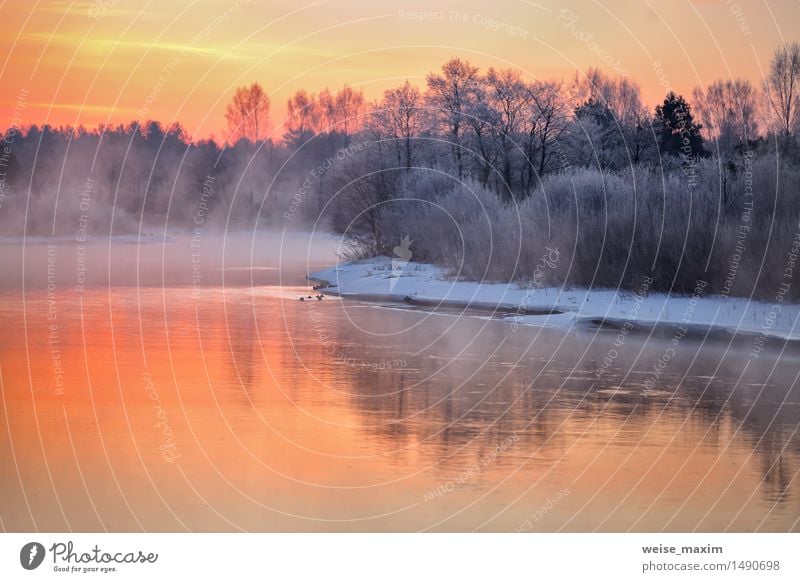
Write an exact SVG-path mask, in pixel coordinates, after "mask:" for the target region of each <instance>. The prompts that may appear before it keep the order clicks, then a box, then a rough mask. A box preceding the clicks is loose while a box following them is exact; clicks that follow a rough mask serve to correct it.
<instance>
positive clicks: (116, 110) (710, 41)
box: [0, 0, 800, 138]
mask: <svg viewBox="0 0 800 582" xmlns="http://www.w3.org/2000/svg"><path fill="white" fill-rule="evenodd" d="M0 19H1V20H2V22H3V27H2V32H0V46H2V51H0V54H2V55H3V57H2V65H0V83H1V85H0V86H2V88H3V90H2V92H1V93H0V126H3V127H5V126H7V125H9V124H10V123H11V121H12V120H14V121H15V122H19V123H21V124H23V125H27V124H31V123H38V124H42V123H51V124H54V125H59V124H71V125H78V124H84V125H87V126H94V125H97V124H98V123H117V122H126V121H130V120H132V119H137V118H139V117H145V118H154V119H158V120H160V121H163V122H165V123H169V122H171V121H174V120H179V121H181V122H182V123H183V124H184V126H185V127H186V129H187V130H188V131H189V133H190V134H191V135H192V136H195V137H198V138H202V137H208V136H210V135H217V136H219V135H220V134H221V132H222V128H223V123H224V117H223V111H224V107H225V103H226V102H227V100H228V99H229V98H230V97H231V95H232V94H233V91H234V89H235V87H236V86H237V85H241V84H245V83H248V84H249V83H251V82H253V81H258V82H260V83H261V84H262V85H263V86H264V87H265V89H266V90H267V91H268V92H269V93H270V94H271V97H272V101H273V123H274V124H275V125H276V126H279V125H280V122H281V120H282V116H283V113H284V109H285V101H286V99H287V97H288V96H289V95H290V94H291V93H292V92H294V91H295V90H296V89H298V88H301V87H302V88H306V89H308V90H309V91H317V90H319V89H320V88H322V87H325V86H330V87H331V88H335V87H339V86H341V85H342V84H344V83H345V82H346V83H349V84H350V85H353V86H357V87H361V88H363V89H364V91H365V93H366V94H367V96H368V97H374V96H377V95H379V94H380V93H381V92H382V91H383V90H384V89H386V88H387V87H389V86H391V85H393V84H398V83H400V82H402V80H404V79H406V78H410V79H411V80H412V81H416V82H418V83H424V76H425V74H426V73H427V72H429V71H431V70H433V69H436V68H438V67H439V66H440V65H441V63H442V62H444V61H445V60H447V59H448V58H450V57H452V56H461V57H463V58H467V59H469V60H471V61H473V62H474V63H476V64H478V65H480V66H481V67H482V68H484V69H485V68H486V67H488V66H492V65H493V66H514V67H518V68H520V69H522V70H523V71H525V73H526V75H527V76H528V77H529V78H535V77H538V78H545V77H553V76H561V77H571V76H572V75H574V73H575V71H576V70H581V71H582V70H585V69H586V68H588V67H591V66H596V67H600V68H604V69H606V70H607V71H608V72H610V73H616V72H620V73H624V74H627V75H629V76H630V77H631V78H634V79H636V80H638V81H639V83H640V84H641V85H642V88H643V92H644V96H645V98H646V100H647V101H648V103H650V104H655V103H656V101H657V100H658V99H659V98H660V97H661V96H663V94H664V93H665V92H666V90H665V87H666V86H669V87H671V88H673V89H675V90H676V91H677V92H682V93H685V94H689V93H690V92H691V89H692V87H694V86H695V85H698V84H703V85H706V84H708V83H709V82H711V81H713V80H714V79H717V78H728V77H745V78H749V79H751V80H753V81H757V80H758V79H760V78H761V71H763V70H765V69H766V67H767V66H768V64H769V60H770V56H771V54H772V52H773V50H774V49H775V47H776V46H778V45H779V44H780V43H781V42H788V41H794V40H800V28H799V27H798V26H797V23H798V22H800V3H798V2H797V0H778V1H773V0H770V1H769V2H767V1H765V0H737V1H735V2H734V1H733V0H693V1H690V0H644V1H641V2H639V1H636V2H634V1H631V0H627V1H626V0H597V1H592V0H493V1H491V2H489V1H486V0H484V1H477V0H433V1H430V0H429V1H422V0H400V1H378V0H374V1H372V2H367V1H363V0H362V1H357V0H318V1H316V2H306V1H296V2H295V1H290V0H267V1H259V0H251V1H249V2H248V1H247V0H238V1H237V0H229V1H225V0H194V1H188V2H177V1H171V0H170V1H169V2H164V1H162V2H156V1H152V0H151V1H149V2H148V1H138V2H137V1H132V0H95V1H94V2H86V1H80V2H78V1H70V0H50V1H42V2H38V3H36V2H25V1H19V0H11V1H6V2H4V3H2V4H0ZM656 61H660V66H654V62H656ZM25 91H27V92H25ZM20 103H24V106H21V105H20Z"/></svg>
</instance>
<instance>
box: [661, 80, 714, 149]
mask: <svg viewBox="0 0 800 582" xmlns="http://www.w3.org/2000/svg"><path fill="white" fill-rule="evenodd" d="M654 121H655V129H656V132H657V134H658V137H659V150H660V152H661V153H662V154H669V155H673V156H684V157H696V156H703V155H705V148H704V147H703V136H702V135H701V134H700V129H701V128H702V126H701V125H700V124H698V123H695V121H694V117H693V116H692V109H691V107H690V106H689V104H688V103H687V102H686V99H684V98H683V96H682V95H675V93H674V92H672V91H670V92H669V94H668V95H667V96H666V98H665V99H664V103H663V104H662V105H659V106H658V107H656V116H655V120H654Z"/></svg>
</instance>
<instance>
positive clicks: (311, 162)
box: [0, 43, 800, 292]
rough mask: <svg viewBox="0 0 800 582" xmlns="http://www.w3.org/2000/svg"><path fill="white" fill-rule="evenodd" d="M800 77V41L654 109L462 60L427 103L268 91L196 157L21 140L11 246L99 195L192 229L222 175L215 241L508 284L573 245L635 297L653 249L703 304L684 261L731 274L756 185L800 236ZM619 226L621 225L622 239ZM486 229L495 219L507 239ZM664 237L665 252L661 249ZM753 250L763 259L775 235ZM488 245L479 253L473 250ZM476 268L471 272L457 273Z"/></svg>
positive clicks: (12, 181) (47, 138) (241, 96)
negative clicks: (384, 261)
mask: <svg viewBox="0 0 800 582" xmlns="http://www.w3.org/2000/svg"><path fill="white" fill-rule="evenodd" d="M799 80H800V45H798V44H797V43H793V44H789V45H786V46H783V47H780V48H779V49H777V50H776V51H775V53H774V55H773V58H772V61H771V63H770V68H769V71H768V74H767V76H766V78H765V79H763V82H762V83H760V84H753V83H751V82H750V81H748V80H745V79H728V80H717V81H714V82H712V83H710V84H709V85H708V86H706V87H698V88H695V89H694V91H693V92H692V93H691V95H689V96H688V97H687V96H684V95H679V94H676V93H675V92H673V91H669V92H668V93H667V94H666V95H665V96H664V99H663V101H662V102H661V103H659V104H658V105H657V106H656V107H654V108H649V107H648V106H646V105H645V104H644V102H643V99H642V96H641V90H640V88H639V85H638V84H637V83H636V82H635V81H632V80H630V79H628V78H627V77H614V76H611V75H608V74H606V73H604V72H602V71H600V70H597V69H592V70H589V71H587V72H586V73H585V74H582V75H576V76H575V78H573V79H545V80H541V79H537V80H527V79H525V78H524V77H523V75H522V73H521V72H520V71H518V70H515V69H512V68H494V67H491V68H489V69H488V70H486V71H485V72H483V71H481V70H480V69H479V68H478V67H477V66H475V65H473V64H471V63H470V62H468V61H467V60H464V59H460V58H453V59H451V60H449V61H448V62H446V63H445V64H444V65H443V66H442V67H441V69H440V70H439V71H435V72H431V73H430V74H428V75H427V76H426V78H425V83H424V85H423V86H417V85H415V84H413V83H411V82H409V81H406V82H405V83H403V84H401V85H399V86H397V87H393V88H390V89H387V90H386V91H385V92H384V93H383V94H382V95H381V96H380V97H379V98H377V99H374V100H372V101H367V99H366V98H365V96H364V94H363V92H362V91H360V90H357V89H354V88H352V87H349V86H347V85H345V86H344V87H342V88H340V89H338V90H335V91H330V90H328V89H323V90H322V91H320V92H319V93H317V94H312V93H308V92H307V91H306V90H302V89H301V90H298V91H297V92H296V93H295V94H294V95H292V96H291V97H290V99H289V100H288V102H287V104H286V117H285V119H284V120H283V122H282V123H278V124H274V123H273V122H272V120H271V119H270V113H271V109H272V108H271V100H270V97H269V94H268V92H267V91H265V90H264V88H263V87H262V86H261V85H260V84H258V83H253V84H251V85H249V86H243V87H239V88H237V89H236V90H235V92H234V95H233V97H232V99H231V101H230V102H229V104H228V106H227V108H226V111H225V120H226V134H225V136H224V140H214V139H209V140H202V141H193V140H192V139H190V137H189V136H188V135H187V134H186V131H185V130H184V128H183V127H182V126H181V125H180V124H177V123H176V124H173V125H171V126H169V127H165V126H163V125H162V124H160V123H158V122H157V121H151V120H147V121H141V120H140V121H134V122H131V123H129V124H125V125H116V126H100V127H97V128H94V129H86V128H84V127H78V128H72V127H60V128H53V127H50V126H43V127H38V126H30V127H27V128H24V129H23V130H17V129H14V128H10V129H9V130H7V131H6V135H5V138H6V143H8V144H9V145H10V152H11V153H10V161H9V162H8V163H7V164H6V165H7V168H6V172H5V175H4V182H3V185H4V198H3V204H2V207H0V224H2V225H3V228H4V230H5V231H6V232H9V233H11V232H21V231H22V229H25V230H26V232H27V233H28V234H67V235H69V234H71V233H72V231H73V230H74V229H75V224H76V220H79V219H80V217H81V216H80V215H81V214H82V213H83V212H84V211H83V210H81V209H80V206H79V204H78V200H79V197H80V194H81V192H83V191H85V190H86V188H85V184H86V182H87V180H90V181H91V182H92V189H91V191H92V200H91V205H90V206H91V210H90V230H92V231H93V232H95V233H97V234H109V233H122V232H131V231H134V232H135V231H138V230H140V229H141V228H142V225H148V226H163V227H166V228H176V229H180V228H190V227H191V224H192V217H193V216H194V215H195V213H196V210H197V208H196V207H197V205H198V203H199V199H200V196H201V193H202V192H203V184H204V183H206V182H207V180H208V177H209V176H213V178H214V180H213V183H214V192H213V195H212V196H210V198H209V197H208V196H207V195H206V197H205V198H206V199H204V204H205V205H206V207H207V213H208V215H209V219H208V220H207V221H206V224H207V225H212V224H215V225H218V226H219V227H221V228H222V227H224V228H239V227H252V226H255V225H262V226H277V227H281V226H290V227H295V226H303V225H306V224H309V223H315V222H318V221H319V222H321V223H322V224H323V225H325V226H326V227H329V228H331V229H333V230H334V231H336V232H339V233H341V234H343V235H344V236H345V240H346V241H347V242H348V243H349V245H350V250H351V253H352V254H353V256H368V255H374V254H381V253H391V249H392V248H393V247H394V246H395V245H396V244H397V240H399V238H400V237H402V236H404V235H416V236H411V238H412V239H413V240H415V241H417V242H416V245H415V246H412V250H414V252H415V258H418V259H422V260H431V261H434V262H437V263H439V264H442V265H446V266H448V267H453V268H455V267H457V266H458V264H460V265H462V266H465V267H466V269H465V270H466V272H467V273H468V276H470V277H473V278H475V277H479V276H481V275H482V273H484V271H485V272H486V273H491V276H492V278H494V279H498V280H503V279H509V278H510V279H524V278H525V276H526V273H527V271H529V270H530V265H535V264H536V260H535V257H536V256H538V255H537V253H539V254H541V252H540V251H541V249H543V248H545V246H546V245H550V247H552V244H554V243H555V242H560V243H561V244H562V246H563V245H571V247H570V249H571V252H572V253H573V255H574V256H575V257H578V258H580V261H577V262H578V263H580V265H582V266H581V268H580V273H578V271H577V270H576V271H573V272H569V273H568V272H558V273H553V274H552V276H553V277H554V281H555V280H556V279H560V281H557V282H564V281H568V282H570V283H574V284H596V283H598V282H600V283H602V284H603V285H613V284H623V285H627V284H628V283H626V282H627V281H630V280H631V278H632V277H634V275H635V272H634V271H633V270H631V269H632V267H631V264H632V262H631V256H632V254H631V253H636V254H641V253H642V252H644V251H642V250H641V249H644V248H648V249H650V250H649V251H648V252H651V253H655V254H654V256H641V257H639V258H638V259H637V260H636V261H633V263H636V264H641V266H640V267H639V268H638V269H639V270H642V269H644V268H645V267H644V265H647V264H650V265H655V266H656V267H658V269H662V270H663V273H661V275H660V279H659V281H660V283H659V284H660V285H662V286H663V287H664V288H678V289H680V288H682V286H681V285H676V283H675V281H684V279H685V281H684V282H685V283H686V285H685V286H686V287H691V286H692V285H690V283H692V282H691V281H690V280H689V279H691V278H692V277H694V276H700V275H701V274H702V273H693V275H692V277H688V278H684V277H683V276H682V275H681V276H680V277H678V275H677V274H678V273H679V271H681V269H683V270H684V271H691V270H694V267H687V266H686V265H687V264H688V262H687V261H685V260H679V257H680V255H681V254H686V253H687V250H688V251H689V254H693V255H697V256H696V257H695V259H694V260H696V262H697V264H708V263H709V259H708V257H709V256H713V257H714V258H715V260H717V259H718V260H720V261H722V263H721V264H724V263H726V261H727V259H726V257H727V254H726V253H728V251H729V250H730V249H732V248H733V247H730V244H733V242H732V241H734V239H735V236H734V235H732V234H727V235H725V236H727V237H728V238H730V241H731V242H730V244H728V246H726V244H722V243H720V242H719V239H718V238H715V237H719V236H722V234H723V233H725V232H727V230H729V229H734V230H735V227H736V225H737V224H740V223H741V216H742V215H743V213H745V212H746V211H747V212H750V210H749V207H746V206H744V204H745V203H747V204H751V203H753V201H752V200H750V199H749V196H748V188H749V189H750V190H751V191H755V190H758V191H757V192H756V193H755V194H756V196H755V198H756V204H755V205H754V207H753V208H754V210H753V212H754V213H755V214H754V216H755V217H756V218H755V219H754V222H753V223H752V226H753V228H754V230H753V231H751V232H757V231H758V229H759V228H761V226H763V228H767V227H768V226H769V225H771V227H773V229H774V232H783V231H786V232H785V236H789V235H790V234H791V232H792V229H791V228H790V226H791V225H790V223H791V221H792V220H794V221H795V222H796V218H797V204H796V200H795V199H796V198H797V196H796V188H797V186H798V184H800V183H798V182H793V180H794V176H795V174H796V172H797V168H798V167H799V166H800V153H798V152H799V151H800V147H798V130H799V129H800V122H799V121H798V119H799V117H798V116H799V115H800V113H799V112H800V86H798V81H799ZM355 146H357V147H355ZM773 162H774V163H773ZM578 184H580V185H581V188H578ZM793 192H794V195H793ZM476 204H477V206H476ZM84 206H85V205H84ZM689 206H691V208H689ZM612 207H613V211H614V212H616V214H615V215H613V216H612V215H611V214H610V212H611V211H612ZM778 208H780V209H781V211H782V214H780V215H777V214H774V213H775V212H776V209H778ZM289 209H291V211H290V212H289V211H288V210H289ZM467 209H470V212H471V214H470V213H469V212H467ZM443 211H447V212H446V213H445V215H442V212H443ZM770 211H771V212H773V214H772V215H770V214H769V212H770ZM448 213H449V216H447V214H448ZM491 213H494V214H492V215H491V216H490V214H491ZM628 214H630V216H628ZM770 216H771V218H770ZM603 219H605V222H603ZM610 219H613V221H622V223H620V224H616V225H615V226H614V228H615V229H616V231H614V232H612V231H609V228H610ZM486 220H492V221H494V224H489V226H490V227H492V228H490V229H489V230H488V231H487V230H486V229H485V228H483V226H482V224H483V222H486ZM643 220H648V221H650V222H651V223H652V224H650V223H648V224H643V223H642V221H643ZM775 220H777V221H779V222H780V225H777V226H776V223H775ZM759 221H761V222H759ZM762 222H763V223H764V224H763V225H761V223H762ZM623 223H624V224H623ZM767 223H769V224H767ZM436 225H438V228H437V227H436ZM448 225H449V226H448ZM500 225H503V227H502V229H500ZM533 225H536V227H535V228H534V227H533ZM659 225H660V226H659ZM756 225H759V226H758V228H756ZM431 227H434V229H433V231H431V230H430V229H431ZM450 227H454V228H455V230H456V231H459V232H461V233H462V235H463V232H465V229H467V230H468V229H471V231H470V232H472V233H483V235H485V236H488V237H490V238H492V237H493V245H494V246H493V247H492V249H493V254H492V256H491V257H490V258H491V261H490V260H489V258H487V257H486V256H485V255H486V253H485V250H484V249H485V247H486V240H481V239H480V237H478V240H477V241H470V242H469V243H464V242H459V240H457V238H452V237H451V238H448V237H449V236H450V235H449V234H448V233H447V231H448V229H449V228H450ZM654 228H655V230H653V229H654ZM707 228H712V231H711V232H712V234H709V233H708V232H705V229H707ZM498 229H499V230H498ZM531 229H533V230H531ZM585 229H589V230H588V231H586V232H584V230H585ZM726 229H727V230H726ZM667 231H669V232H670V233H672V234H670V236H667V235H666V234H665V233H666V232H667ZM681 232H683V233H684V235H683V239H681V240H679V238H680V236H681V234H680V233H681ZM758 232H760V231H758ZM417 233H418V234H417ZM426 233H427V234H426ZM431 233H436V236H432V235H431ZM553 233H555V234H553ZM623 233H624V234H626V235H627V236H628V238H627V239H625V240H628V243H629V244H634V243H636V244H635V245H634V247H633V248H628V247H625V246H624V245H623V246H621V247H619V248H615V250H614V253H616V255H619V256H617V257H616V258H613V259H612V258H610V257H607V256H605V254H603V253H607V252H610V251H606V250H604V251H603V253H601V254H600V255H598V254H597V249H598V248H601V249H607V248H608V246H606V243H607V242H608V241H609V240H611V239H612V238H620V235H621V234H623ZM773 234H774V233H773ZM483 235H482V236H483ZM567 235H569V236H567ZM673 235H674V236H673ZM476 236H477V235H476ZM558 236H560V237H561V238H563V240H561V241H555V239H554V237H555V238H558ZM656 236H657V237H659V238H658V240H659V241H660V243H659V244H658V245H656V246H653V245H650V244H644V243H645V242H647V237H656ZM693 236H698V237H701V238H703V239H704V241H705V242H703V243H702V244H699V243H698V241H695V240H694V239H692V238H691V237H693ZM749 236H751V237H752V238H751V239H750V241H749V242H750V245H748V247H749V248H752V243H753V242H754V241H755V240H756V239H757V237H758V236H760V235H756V234H751V235H749ZM676 237H677V238H676ZM731 237H733V238H731ZM461 238H463V236H462V237H461ZM622 238H623V239H624V238H625V237H622ZM396 239H397V240H396ZM494 239H496V240H494ZM673 239H675V240H673ZM426 240H427V242H426ZM653 240H655V239H653ZM775 240H776V239H775V238H770V239H769V240H768V241H767V246H769V245H772V244H776V243H775ZM649 242H653V241H649ZM762 242H763V241H762ZM495 243H496V244H495ZM662 243H663V244H662ZM666 243H669V244H666ZM469 245H473V246H475V247H476V248H475V249H472V250H471V251H470V252H467V248H466V247H467V246H469ZM597 245H600V246H599V247H597ZM728 247H730V248H728ZM770 248H771V247H770ZM667 249H668V250H667ZM698 249H699V250H698ZM731 252H732V251H731ZM764 252H767V251H764ZM769 252H772V251H769ZM465 253H466V255H465ZM703 253H706V255H703ZM715 253H716V254H715ZM719 253H722V255H720V256H718V255H719ZM728 254H730V253H728ZM701 255H702V256H701ZM458 256H466V258H464V259H462V260H461V262H460V263H458V262H457V261H456V262H454V257H458ZM481 257H483V258H481ZM756 258H757V257H755V256H754V258H753V260H754V261H755V260H756ZM762 258H763V257H762ZM620 260H622V263H620V264H617V263H619V261H620ZM465 261H466V262H465ZM490 262H491V263H492V264H489V263H490ZM745 262H746V261H745ZM467 263H468V264H467ZM762 263H763V261H762ZM526 265H527V266H526ZM623 265H625V266H623ZM665 265H666V266H665ZM723 266H724V265H723ZM649 268H650V270H651V271H652V270H653V268H654V267H649ZM753 268H755V267H753ZM576 269H577V268H576ZM658 269H657V270H658ZM587 270H588V271H587ZM762 270H763V269H762ZM594 271H597V272H598V273H602V274H601V275H600V276H599V279H598V275H597V273H595V275H592V272H594ZM634 278H635V277H634ZM620 281H622V283H620ZM712 288H713V286H712ZM735 288H736V289H738V291H737V292H744V291H743V290H742V289H739V287H735Z"/></svg>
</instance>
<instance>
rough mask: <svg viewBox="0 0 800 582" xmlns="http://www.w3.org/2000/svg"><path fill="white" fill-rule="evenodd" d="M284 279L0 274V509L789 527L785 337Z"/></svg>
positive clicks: (363, 523)
mask: <svg viewBox="0 0 800 582" xmlns="http://www.w3.org/2000/svg"><path fill="white" fill-rule="evenodd" d="M281 282H282V283H283V285H282V286H277V285H276V283H277V281H276V280H275V279H273V280H271V283H272V286H269V287H258V288H255V289H251V288H250V287H249V286H247V285H242V286H239V287H231V286H225V287H221V286H217V285H214V284H210V285H208V286H207V287H205V288H203V289H202V290H200V292H199V293H197V294H196V297H194V298H192V297H191V296H190V294H189V292H188V291H189V289H188V288H187V287H186V286H177V287H162V286H159V285H152V286H149V287H147V286H143V287H113V288H111V289H110V290H109V289H108V288H105V287H102V286H100V287H96V288H92V289H89V290H87V291H86V292H84V293H83V294H82V295H80V296H79V295H76V294H75V293H74V291H73V290H71V289H58V290H57V291H56V294H55V297H49V296H48V293H47V291H46V289H33V290H29V291H28V292H26V294H25V295H24V301H23V296H22V294H21V293H19V292H18V291H7V292H4V293H3V296H2V298H0V321H1V322H2V325H3V327H4V329H7V330H19V334H11V333H5V334H3V335H2V337H1V338H0V366H2V390H3V404H4V411H3V414H2V415H0V421H1V422H2V423H3V424H4V426H3V427H2V430H0V435H2V436H0V439H2V443H3V446H2V449H0V461H2V467H3V471H4V479H3V480H2V485H0V488H1V489H2V495H0V515H2V516H3V525H4V527H5V528H6V529H10V530H28V529H34V528H38V529H44V530H52V531H59V530H66V529H76V530H95V529H103V528H107V529H111V530H139V529H146V530H182V529H191V530H212V531H216V530H225V531H228V530H238V529H245V530H259V531H272V530H303V531H316V530H334V531H339V530H392V531H393V530H427V529H430V530H450V531H453V530H454V531H464V530H473V529H481V530H490V531H495V530H496V531H511V530H526V531H559V530H566V531H591V530H595V529H599V530H604V531H626V530H629V529H634V530H645V531H652V530H662V529H666V530H678V531H688V530H702V531H721V530H733V531H750V530H769V531H790V530H791V531H797V530H798V529H800V528H799V527H798V516H799V515H800V497H799V496H798V483H797V479H796V476H797V472H798V469H800V463H799V461H800V458H799V457H798V453H799V452H800V451H798V447H799V446H800V438H798V435H797V428H798V421H799V420H800V392H799V391H798V389H797V388H796V382H795V380H796V374H797V372H796V371H797V369H798V367H797V363H798V360H797V355H796V354H793V353H780V351H779V349H778V350H773V352H771V353H769V354H767V353H765V354H762V355H761V357H760V358H757V359H750V358H748V351H747V350H745V349H742V347H741V346H727V345H726V344H720V343H713V344H708V345H703V344H702V343H701V342H699V341H696V340H690V339H686V340H684V341H683V342H681V344H680V345H679V346H677V348H676V349H675V354H674V356H673V357H671V359H670V361H669V364H668V365H666V366H665V367H663V369H662V370H661V371H660V373H659V375H658V378H657V381H655V382H652V378H653V367H654V365H657V363H658V362H659V359H660V358H661V357H662V355H663V354H664V351H665V349H666V348H667V347H668V346H669V345H670V344H669V340H668V339H659V338H651V339H647V340H646V341H645V339H646V338H640V337H636V338H634V336H631V337H630V338H628V342H627V343H626V345H625V346H622V347H621V348H620V347H619V346H617V347H616V350H617V352H618V353H617V355H616V356H615V357H614V358H613V362H612V364H611V365H605V364H604V362H607V361H608V354H609V352H610V350H612V349H615V344H614V339H615V334H613V333H609V332H607V331H604V330H592V329H584V330H568V331H561V330H557V329H535V328H534V329H525V328H521V329H520V330H518V331H513V330H512V329H511V328H510V326H508V325H507V324H504V323H502V322H498V321H496V320H491V319H482V318H476V317H458V316H457V314H453V313H449V314H432V313H429V312H420V311H414V310H407V309H393V308H388V307H387V306H376V305H367V304H361V303H358V302H342V301H338V300H336V299H333V298H328V299H326V300H325V301H322V302H316V301H315V302H299V301H297V300H296V297H297V296H298V295H299V294H300V293H301V292H303V290H304V288H303V287H301V286H300V284H301V282H302V280H301V279H300V278H294V279H291V278H289V279H288V280H283V281H281ZM292 285H294V286H292ZM53 305H55V306H56V310H57V311H56V313H57V315H56V317H55V319H48V316H49V314H51V313H52V311H51V310H52V307H53ZM54 323H55V324H56V326H57V327H56V336H57V338H56V344H57V347H58V350H59V355H60V362H61V367H62V368H63V369H62V370H61V374H62V376H63V390H62V391H61V392H60V393H59V391H58V390H57V389H56V384H55V373H54V359H53V349H52V348H53V340H52V334H53V328H52V327H51V326H52V325H53V324H54ZM779 347H780V346H778V348H779ZM604 366H605V367H604ZM598 370H603V372H602V373H599V372H598ZM648 379H650V381H648ZM149 383H150V384H152V385H151V386H148V384H149ZM156 402H157V404H158V406H156V405H155V403H156ZM167 426H168V427H169V433H165V430H164V429H165V427H167ZM169 435H172V439H173V444H174V447H175V452H176V454H177V455H178V456H177V457H175V458H174V460H172V461H170V460H169V459H167V458H166V457H165V455H164V454H163V452H164V450H165V449H164V446H165V445H166V444H168V441H169V438H170V436H169Z"/></svg>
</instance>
